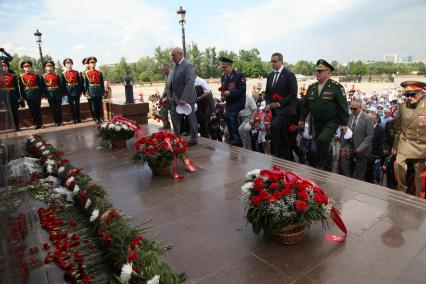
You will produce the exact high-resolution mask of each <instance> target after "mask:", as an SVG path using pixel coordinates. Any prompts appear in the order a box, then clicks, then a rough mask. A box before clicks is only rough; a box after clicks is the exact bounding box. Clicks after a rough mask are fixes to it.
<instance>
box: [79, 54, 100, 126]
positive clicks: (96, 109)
mask: <svg viewBox="0 0 426 284" xmlns="http://www.w3.org/2000/svg"><path fill="white" fill-rule="evenodd" d="M87 61H88V62H89V70H87V71H86V72H85V73H84V75H85V76H84V86H85V92H86V93H87V94H89V96H90V98H91V101H92V109H93V113H94V115H95V120H96V123H101V122H102V97H103V95H104V93H105V86H104V77H103V75H102V72H100V71H98V70H96V62H98V60H97V59H96V57H94V56H92V57H89V58H88V59H87Z"/></svg>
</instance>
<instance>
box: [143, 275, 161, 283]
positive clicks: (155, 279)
mask: <svg viewBox="0 0 426 284" xmlns="http://www.w3.org/2000/svg"><path fill="white" fill-rule="evenodd" d="M159 283H160V275H155V276H154V277H152V278H151V280H148V281H147V282H146V284H159Z"/></svg>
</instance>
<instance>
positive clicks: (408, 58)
mask: <svg viewBox="0 0 426 284" xmlns="http://www.w3.org/2000/svg"><path fill="white" fill-rule="evenodd" d="M413 62H414V58H413V56H412V55H409V54H404V55H402V56H401V63H413Z"/></svg>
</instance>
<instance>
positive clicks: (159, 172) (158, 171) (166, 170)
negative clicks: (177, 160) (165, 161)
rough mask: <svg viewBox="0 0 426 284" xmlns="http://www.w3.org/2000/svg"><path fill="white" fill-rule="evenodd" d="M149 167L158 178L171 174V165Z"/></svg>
mask: <svg viewBox="0 0 426 284" xmlns="http://www.w3.org/2000/svg"><path fill="white" fill-rule="evenodd" d="M148 166H149V168H150V169H151V171H152V173H153V174H154V175H156V176H164V175H169V174H170V165H168V166H165V167H158V166H153V165H151V164H148Z"/></svg>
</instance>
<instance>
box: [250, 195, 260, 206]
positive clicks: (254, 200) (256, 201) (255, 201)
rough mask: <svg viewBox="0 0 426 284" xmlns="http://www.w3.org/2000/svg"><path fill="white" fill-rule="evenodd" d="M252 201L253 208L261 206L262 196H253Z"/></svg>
mask: <svg viewBox="0 0 426 284" xmlns="http://www.w3.org/2000/svg"><path fill="white" fill-rule="evenodd" d="M250 201H251V204H252V205H253V206H259V204H260V196H258V195H255V196H252V197H251V200H250Z"/></svg>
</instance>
